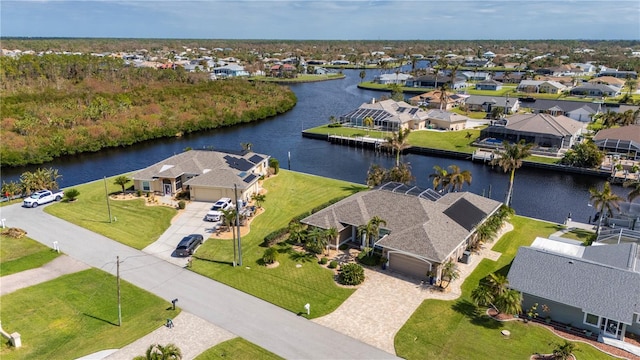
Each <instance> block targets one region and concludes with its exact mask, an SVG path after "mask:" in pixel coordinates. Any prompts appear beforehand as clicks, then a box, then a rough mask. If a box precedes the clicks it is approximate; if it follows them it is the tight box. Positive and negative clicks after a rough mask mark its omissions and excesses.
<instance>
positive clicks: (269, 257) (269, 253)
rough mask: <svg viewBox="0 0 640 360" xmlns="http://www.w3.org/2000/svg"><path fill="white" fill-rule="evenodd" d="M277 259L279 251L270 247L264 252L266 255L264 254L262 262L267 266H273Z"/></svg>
mask: <svg viewBox="0 0 640 360" xmlns="http://www.w3.org/2000/svg"><path fill="white" fill-rule="evenodd" d="M277 257H278V250H276V248H274V247H270V248H268V249H266V250H265V251H264V254H262V261H263V262H264V263H265V265H268V264H273V263H274V262H276V259H277Z"/></svg>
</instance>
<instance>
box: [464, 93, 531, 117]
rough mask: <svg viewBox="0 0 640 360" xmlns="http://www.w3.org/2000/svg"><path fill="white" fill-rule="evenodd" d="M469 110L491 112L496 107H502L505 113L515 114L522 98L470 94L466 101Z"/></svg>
mask: <svg viewBox="0 0 640 360" xmlns="http://www.w3.org/2000/svg"><path fill="white" fill-rule="evenodd" d="M464 103H465V105H467V108H468V109H469V111H484V112H488V113H490V112H491V110H493V108H495V107H501V108H502V110H503V113H504V114H513V113H515V112H517V111H518V109H520V100H518V99H517V98H510V97H505V96H488V95H470V96H469V97H468V98H467V99H466V100H465V101H464Z"/></svg>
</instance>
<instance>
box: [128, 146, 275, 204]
mask: <svg viewBox="0 0 640 360" xmlns="http://www.w3.org/2000/svg"><path fill="white" fill-rule="evenodd" d="M268 161H269V156H268V155H263V154H257V153H254V152H251V151H242V152H236V153H234V152H221V151H211V150H189V151H185V152H183V153H180V154H177V155H174V156H172V157H170V158H167V159H165V160H162V161H160V162H158V163H155V164H153V165H151V166H149V167H146V168H144V169H142V170H140V171H138V172H136V173H135V174H134V175H133V176H132V178H133V186H134V189H135V190H140V191H143V192H154V193H158V194H162V195H165V196H173V195H175V194H177V193H180V192H182V191H189V195H190V199H191V200H194V201H212V202H215V201H217V200H218V199H220V198H223V197H229V198H232V199H233V198H235V188H237V190H238V198H239V199H242V200H246V201H249V200H250V198H251V195H253V194H256V193H258V192H259V191H260V185H259V183H258V180H259V179H260V177H261V176H263V175H265V174H267V171H268V166H269V164H268Z"/></svg>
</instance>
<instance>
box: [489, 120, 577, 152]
mask: <svg viewBox="0 0 640 360" xmlns="http://www.w3.org/2000/svg"><path fill="white" fill-rule="evenodd" d="M584 127H585V124H584V123H581V122H580V121H577V120H573V119H570V118H568V117H566V116H564V115H559V116H552V115H549V114H517V115H513V116H510V117H508V118H506V123H504V122H496V123H494V124H493V125H491V126H489V127H487V128H485V129H483V130H481V131H480V138H481V139H485V138H495V139H500V140H508V141H511V142H519V141H520V140H525V141H526V142H527V143H534V144H536V145H537V147H538V148H551V151H553V152H557V151H558V150H560V149H569V148H571V147H572V146H573V144H574V143H575V142H576V140H577V138H578V137H579V136H580V134H582V131H583V129H584ZM553 149H555V150H553ZM537 150H542V149H537ZM534 151H536V149H534Z"/></svg>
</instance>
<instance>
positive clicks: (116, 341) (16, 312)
mask: <svg viewBox="0 0 640 360" xmlns="http://www.w3.org/2000/svg"><path fill="white" fill-rule="evenodd" d="M120 287H121V299H122V326H117V323H118V307H117V297H116V278H115V277H114V276H112V275H110V274H108V273H105V272H103V271H100V270H97V269H89V270H85V271H81V272H77V273H74V274H69V275H64V276H61V277H59V278H56V279H54V280H51V281H48V282H44V283H42V284H39V285H35V286H31V287H28V288H25V289H21V290H18V291H16V292H13V293H11V294H8V295H5V296H3V297H2V308H1V309H0V316H1V317H2V326H3V328H4V329H5V330H6V331H8V332H14V331H17V332H19V333H20V335H21V336H22V345H23V347H22V348H19V349H14V348H9V347H8V346H6V345H4V346H2V347H1V348H0V358H2V359H3V360H13V359H75V358H78V357H80V356H84V355H88V354H91V353H94V352H96V351H100V350H104V349H114V348H121V347H123V346H125V345H127V344H129V343H131V342H133V341H135V340H137V339H138V338H140V337H142V336H144V335H146V334H148V333H150V332H151V331H153V330H155V329H157V328H158V327H160V326H162V325H163V324H164V323H165V321H166V319H167V318H173V317H175V316H176V315H177V314H178V313H179V309H178V310H171V309H169V310H167V302H166V300H164V299H161V298H159V297H157V296H155V295H152V294H150V293H147V292H145V291H144V290H141V289H139V288H137V287H135V286H133V285H131V284H129V283H127V282H125V281H121V283H120Z"/></svg>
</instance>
